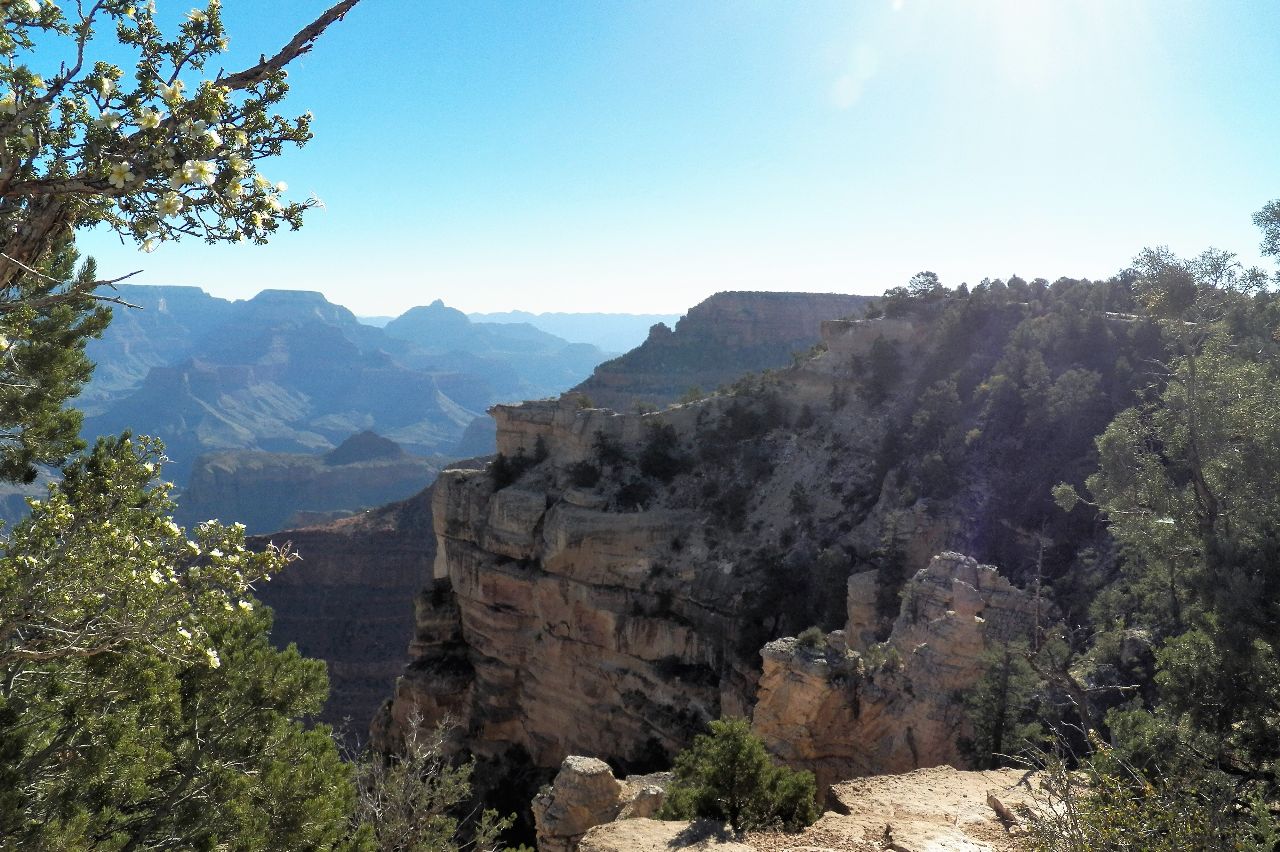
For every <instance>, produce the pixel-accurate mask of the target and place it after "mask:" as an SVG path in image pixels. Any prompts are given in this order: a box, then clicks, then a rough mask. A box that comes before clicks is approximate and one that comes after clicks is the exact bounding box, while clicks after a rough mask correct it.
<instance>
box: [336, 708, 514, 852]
mask: <svg viewBox="0 0 1280 852" xmlns="http://www.w3.org/2000/svg"><path fill="white" fill-rule="evenodd" d="M420 721H421V720H420V718H418V717H416V716H411V717H410V718H409V720H408V726H407V731H408V732H407V733H406V735H405V744H404V749H403V751H402V753H401V754H399V755H396V756H395V757H394V758H383V757H382V756H380V755H374V756H371V757H368V758H366V759H365V760H363V761H361V762H360V764H359V765H358V767H357V770H356V787H357V789H358V790H359V798H358V801H357V805H356V809H355V817H354V821H355V824H356V825H357V826H360V827H364V828H365V829H366V830H367V831H369V833H370V834H371V835H372V837H373V841H374V846H375V848H376V849H378V850H382V852H456V850H459V849H470V850H476V852H479V850H492V849H496V848H498V847H497V838H498V835H500V834H501V833H502V832H503V831H505V830H506V829H507V828H508V827H510V825H511V824H512V822H513V821H514V818H513V817H506V818H499V817H498V815H497V814H496V813H495V812H494V811H484V812H483V813H482V814H481V815H480V817H479V819H477V820H475V821H474V822H471V823H469V824H467V825H463V824H461V823H460V821H459V819H458V816H457V811H458V808H459V806H460V805H463V804H465V803H466V802H467V801H468V800H469V799H470V797H471V773H472V769H473V764H471V763H466V764H462V765H453V764H451V763H450V762H449V760H448V758H447V755H446V749H445V740H446V734H447V730H446V729H445V728H444V727H438V728H436V729H435V730H434V731H432V732H430V733H428V732H426V731H423V730H422V728H421V727H420V726H419V723H420ZM464 829H465V833H466V834H468V835H469V840H467V841H465V842H460V841H459V840H458V838H459V836H460V834H461V833H462V830H464Z"/></svg>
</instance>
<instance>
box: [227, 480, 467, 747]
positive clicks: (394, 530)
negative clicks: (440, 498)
mask: <svg viewBox="0 0 1280 852" xmlns="http://www.w3.org/2000/svg"><path fill="white" fill-rule="evenodd" d="M432 493H433V492H432V489H431V488H428V489H426V490H424V491H422V492H421V493H419V494H417V495H415V496H414V497H411V498H409V499H408V500H404V501H401V502H399V503H393V504H391V505H389V506H384V507H382V508H380V509H375V510H373V511H371V512H365V513H362V514H360V515H356V516H354V517H350V518H344V519H342V520H340V521H337V522H335V523H331V524H327V525H324V526H318V527H310V528H305V529H295V530H286V531H284V532H278V533H274V534H272V535H269V536H255V537H253V538H252V539H250V546H253V547H265V546H266V544H267V543H268V542H269V541H274V542H275V543H277V544H284V543H286V542H288V543H291V544H292V545H293V548H294V549H295V550H296V551H297V552H298V553H299V554H300V555H301V556H302V559H301V560H299V561H297V562H295V563H293V565H291V566H290V567H289V568H288V569H287V570H285V571H284V572H282V573H281V574H280V575H279V576H277V577H275V578H274V579H273V580H272V582H270V583H266V584H263V585H261V586H260V587H259V588H258V596H259V597H260V598H262V600H263V601H264V602H265V603H267V604H268V605H269V606H271V607H272V609H273V610H274V611H275V626H274V627H273V628H272V632H271V636H272V641H274V642H275V643H276V644H277V645H278V646H281V647H283V646H285V645H287V644H288V643H290V642H296V643H297V645H298V648H299V650H301V651H302V653H303V654H305V655H306V656H308V657H316V658H319V659H322V660H324V661H325V662H326V663H327V664H328V667H329V684H330V692H329V701H328V702H327V703H326V704H325V707H324V711H323V713H322V714H321V720H322V721H325V722H328V723H330V724H332V725H335V726H338V725H343V724H344V722H349V725H348V727H349V730H350V733H351V734H352V735H353V736H354V737H356V738H358V739H360V740H362V741H363V740H364V739H366V737H367V729H368V724H369V720H370V719H371V718H373V716H374V714H375V712H376V711H377V710H378V708H379V707H380V706H381V705H382V704H383V702H384V701H385V700H386V697H387V695H388V693H389V692H390V691H391V689H392V688H393V685H394V683H395V680H396V678H397V676H398V675H400V674H401V673H402V672H403V671H404V666H405V662H406V653H405V642H404V640H405V637H406V636H412V635H414V632H415V626H416V627H417V629H422V625H423V624H424V622H423V621H415V617H414V601H415V600H419V603H418V609H419V610H420V611H421V610H424V609H426V610H427V611H434V610H433V609H432V608H431V604H430V595H431V574H432V563H433V561H434V558H435V535H434V534H433V531H432V528H431V498H432ZM424 600H425V603H423V601H424ZM444 612H445V613H447V609H446V610H444ZM445 620H446V621H447V615H446V618H445ZM423 650H425V649H424V648H423V646H415V647H414V648H413V649H411V652H412V651H423ZM437 656H438V657H440V658H441V659H444V655H437Z"/></svg>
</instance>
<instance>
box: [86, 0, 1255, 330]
mask: <svg viewBox="0 0 1280 852" xmlns="http://www.w3.org/2000/svg"><path fill="white" fill-rule="evenodd" d="M157 5H158V6H159V7H160V11H161V13H162V14H163V15H166V16H168V15H172V16H174V17H176V18H180V17H181V16H182V14H183V13H185V12H186V11H187V9H188V8H189V7H190V6H191V5H192V4H191V3H186V2H173V0H158V2H157ZM328 5H329V2H325V0H270V2H264V0H224V2H223V10H224V20H225V21H226V23H227V27H228V31H229V32H230V33H231V36H232V43H231V48H232V49H231V52H230V53H229V54H228V56H227V68H228V70H238V69H239V67H242V66H243V65H247V64H250V63H251V62H252V61H254V60H255V59H256V58H257V56H258V54H260V53H274V52H275V50H276V49H278V47H279V46H280V45H282V44H283V43H284V42H286V41H287V40H288V39H289V38H290V37H291V36H292V34H293V33H294V32H295V31H296V30H297V29H298V28H300V27H301V26H302V25H303V24H304V23H306V22H308V21H310V20H311V19H312V18H314V17H315V16H316V15H317V14H319V13H320V12H321V11H323V9H325V8H327V6H328ZM1277 33H1280V3H1278V2H1275V0H1253V1H1252V2H1244V0H1196V1H1195V2H1193V0H846V2H819V0H805V2H794V0H774V1H773V2H765V1H764V0H733V2H712V0H698V2H693V3H690V2H687V0H643V2H641V0H636V1H635V2H621V0H617V1H616V2H604V3H601V2H596V0H587V2H568V0H558V1H557V0H546V2H523V1H522V0H501V1H500V2H485V0H469V1H468V2H448V3H445V2H436V0H363V2H362V3H361V4H360V5H359V6H357V7H356V8H355V10H354V11H352V12H351V14H350V15H349V16H348V17H347V19H346V20H345V21H342V22H340V23H338V24H335V25H334V27H333V28H332V29H331V30H330V31H329V32H328V33H327V34H326V35H325V36H324V38H323V39H322V40H321V41H320V42H319V44H317V46H316V48H315V50H314V52H313V53H311V54H310V55H308V56H305V57H303V58H302V59H301V60H299V61H298V62H296V63H295V64H294V65H293V66H291V67H290V77H289V79H290V83H291V86H292V90H291V92H290V95H289V98H288V101H287V105H288V106H289V107H290V111H291V112H292V113H301V112H304V111H306V110H311V111H312V112H313V113H314V115H315V121H314V125H313V129H314V131H315V135H316V138H315V139H314V140H313V141H312V142H311V143H310V144H308V145H307V146H306V147H305V148H302V149H301V150H296V151H290V152H289V153H287V154H286V155H285V156H283V157H281V158H280V159H279V160H278V161H276V162H268V163H266V164H262V165H261V166H260V169H261V171H263V172H264V173H265V174H266V175H267V176H268V177H269V178H271V179H272V180H283V181H287V182H288V184H289V186H290V193H289V194H290V195H291V196H293V197H301V198H305V197H306V196H308V195H311V194H313V193H314V194H315V195H317V196H319V197H320V198H321V199H322V200H323V201H324V202H325V209H323V210H315V211H312V212H311V215H310V216H309V218H308V220H307V222H306V224H305V226H304V227H303V229H302V230H301V231H298V232H296V233H290V232H282V233H280V234H278V235H277V236H276V237H275V238H274V240H273V241H272V243H271V244H270V245H269V246H265V247H263V246H249V245H220V246H205V245H203V244H200V243H197V242H186V241H184V242H182V243H179V244H168V245H165V246H162V247H161V248H160V249H159V250H157V251H156V252H154V253H152V254H148V255H144V254H142V253H140V252H138V251H137V250H136V248H134V247H133V246H132V245H128V246H122V245H121V244H120V243H119V240H118V238H116V237H114V236H113V235H111V234H109V233H100V232H91V233H85V234H82V235H80V236H79V237H78V242H79V245H80V248H81V250H82V251H83V252H85V253H88V254H92V255H94V256H95V257H96V258H98V261H99V268H100V271H101V272H102V273H103V274H107V275H114V274H119V273H123V272H128V271H132V270H134V269H142V270H143V272H142V273H141V274H139V275H138V276H136V278H134V279H133V280H134V281H136V282H137V283H147V284H189V285H196V286H199V287H202V288H204V289H205V290H207V291H208V292H210V293H212V294H214V295H217V296H222V297H225V298H248V297H250V296H252V295H253V294H255V293H257V292H258V291H259V290H261V289H264V288H267V287H280V288H288V289H306V290H319V291H321V292H323V293H325V294H326V295H327V296H328V297H329V299H330V300H331V301H334V302H337V303H339V304H343V305H346V306H347V307H349V308H351V309H352V310H353V311H355V312H356V313H357V314H361V315H375V314H385V315H395V314H398V313H400V312H402V311H404V310H406V309H408V308H409V307H412V306H414V305H421V304H427V303H429V302H431V301H432V300H434V299H437V298H439V299H442V300H444V302H445V303H446V304H448V305H451V306H454V307H458V308H461V309H463V310H466V311H501V310H511V309H523V310H531V311H618V312H652V313H683V312H684V311H685V310H686V309H687V308H688V307H690V306H692V305H694V304H696V303H697V302H699V301H701V300H702V299H704V298H706V297H707V296H708V295H710V294H712V293H715V292H717V291H721V290H733V289H750V290H796V291H813V292H844V293H879V292H882V291H883V290H884V289H885V288H887V287H892V286H896V285H899V284H903V283H905V282H906V281H907V279H909V278H910V277H911V275H912V274H914V273H916V272H918V271H921V270H926V269H927V270H932V271H934V272H936V273H937V274H938V275H939V276H940V277H941V279H942V281H943V282H944V283H946V284H948V285H952V286H954V285H957V284H959V283H961V282H968V283H970V284H975V283H977V282H978V281H980V280H982V279H983V278H986V277H990V278H1007V277H1009V276H1011V275H1014V274H1017V275H1021V276H1022V277H1023V278H1026V279H1032V278H1036V277H1044V278H1047V279H1050V280H1053V279H1055V278H1058V277H1061V276H1068V277H1076V278H1081V277H1089V278H1104V277H1107V276H1109V275H1111V274H1114V273H1115V272H1117V271H1118V270H1120V269H1122V268H1123V267H1125V266H1126V265H1127V264H1128V263H1129V262H1130V261H1131V260H1132V258H1133V257H1134V256H1135V255H1136V254H1137V253H1138V251H1139V250H1141V249H1142V248H1143V247H1144V246H1153V245H1168V246H1170V247H1171V248H1173V249H1174V250H1175V251H1177V252H1179V253H1182V254H1194V253H1198V252H1199V251H1201V250H1203V249H1204V248H1206V247H1209V246H1216V247H1219V248H1226V249H1230V250H1232V251H1235V252H1238V253H1239V254H1240V257H1241V259H1242V260H1243V261H1244V262H1245V263H1246V264H1251V263H1257V262H1258V254H1257V248H1258V241H1259V238H1258V233H1257V231H1256V229H1255V228H1254V227H1253V225H1252V222H1251V217H1252V214H1253V213H1254V212H1255V211H1256V210H1258V209H1259V208H1261V207H1262V205H1263V204H1265V203H1266V202H1267V201H1268V200H1270V199H1272V198H1276V197H1280V46H1277V41H1276V34H1277Z"/></svg>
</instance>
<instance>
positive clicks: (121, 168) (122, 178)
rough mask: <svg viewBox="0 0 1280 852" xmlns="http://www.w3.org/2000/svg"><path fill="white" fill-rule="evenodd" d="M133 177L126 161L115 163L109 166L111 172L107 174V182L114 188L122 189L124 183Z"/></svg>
mask: <svg viewBox="0 0 1280 852" xmlns="http://www.w3.org/2000/svg"><path fill="white" fill-rule="evenodd" d="M133 179H134V174H133V172H131V171H129V164H128V163H116V164H115V165H114V166H112V167H111V173H110V174H109V175H108V176H107V183H109V184H111V185H112V186H114V187H115V188H116V189H124V186H125V184H127V183H129V181H131V180H133Z"/></svg>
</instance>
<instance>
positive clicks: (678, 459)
mask: <svg viewBox="0 0 1280 852" xmlns="http://www.w3.org/2000/svg"><path fill="white" fill-rule="evenodd" d="M639 463H640V472H641V473H643V474H644V475H645V476H651V477H653V478H654V479H657V480H658V481H660V482H670V481H671V480H672V479H675V477H676V476H677V475H679V474H681V473H683V472H684V471H685V470H687V469H688V467H689V459H688V458H686V457H685V455H684V454H683V453H682V452H680V437H679V435H677V434H676V430H675V427H674V426H672V425H671V424H670V423H652V424H650V425H649V426H648V432H647V434H646V436H645V442H644V446H643V447H642V448H641V450H640V459H639Z"/></svg>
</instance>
